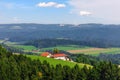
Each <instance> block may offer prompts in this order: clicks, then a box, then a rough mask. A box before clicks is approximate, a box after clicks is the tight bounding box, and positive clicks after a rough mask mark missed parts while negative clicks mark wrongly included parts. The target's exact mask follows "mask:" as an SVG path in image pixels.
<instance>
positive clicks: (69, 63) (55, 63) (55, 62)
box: [26, 55, 92, 68]
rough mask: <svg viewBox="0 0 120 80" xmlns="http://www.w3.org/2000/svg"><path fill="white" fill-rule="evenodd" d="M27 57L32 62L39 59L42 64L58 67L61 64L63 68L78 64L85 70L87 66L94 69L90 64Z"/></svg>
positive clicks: (32, 56)
mask: <svg viewBox="0 0 120 80" xmlns="http://www.w3.org/2000/svg"><path fill="white" fill-rule="evenodd" d="M26 56H27V57H29V58H31V59H32V60H37V59H39V60H40V61H41V62H43V61H45V60H46V61H47V62H48V63H49V64H50V65H53V66H56V65H57V64H61V65H62V66H65V65H67V66H70V67H74V66H75V65H76V64H77V65H78V66H79V67H80V68H83V67H84V65H86V66H87V67H92V66H90V65H88V64H83V63H76V62H70V61H63V60H56V59H52V58H46V57H41V56H35V55H26Z"/></svg>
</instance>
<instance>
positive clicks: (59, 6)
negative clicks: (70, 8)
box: [55, 4, 66, 8]
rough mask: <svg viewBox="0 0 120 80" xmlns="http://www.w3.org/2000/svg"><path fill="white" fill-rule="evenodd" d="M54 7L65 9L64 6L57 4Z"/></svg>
mask: <svg viewBox="0 0 120 80" xmlns="http://www.w3.org/2000/svg"><path fill="white" fill-rule="evenodd" d="M55 7H56V8H64V7H66V5H65V4H57V5H56V6H55Z"/></svg>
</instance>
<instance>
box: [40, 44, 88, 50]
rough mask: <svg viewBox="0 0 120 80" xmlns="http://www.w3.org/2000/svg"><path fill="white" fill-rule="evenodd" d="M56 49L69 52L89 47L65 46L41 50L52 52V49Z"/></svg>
mask: <svg viewBox="0 0 120 80" xmlns="http://www.w3.org/2000/svg"><path fill="white" fill-rule="evenodd" d="M54 48H57V49H59V50H64V51H67V50H78V49H87V48H89V47H87V46H84V47H83V46H78V45H63V46H57V47H50V48H42V49H41V50H42V51H46V50H51V49H52V50H53V49H54Z"/></svg>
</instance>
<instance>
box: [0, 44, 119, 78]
mask: <svg viewBox="0 0 120 80" xmlns="http://www.w3.org/2000/svg"><path fill="white" fill-rule="evenodd" d="M0 80H120V68H118V66H117V65H115V64H112V63H111V62H100V63H96V64H95V65H94V66H93V67H91V68H88V67H87V66H84V67H83V68H80V67H78V65H75V66H74V67H73V68H71V67H70V66H62V65H61V64H58V65H56V66H53V65H50V64H49V63H48V62H46V61H44V62H41V61H40V60H31V59H30V58H28V57H26V56H24V55H13V54H12V53H11V52H8V51H7V50H6V49H5V48H3V47H2V46H0Z"/></svg>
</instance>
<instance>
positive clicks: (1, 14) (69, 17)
mask: <svg viewBox="0 0 120 80" xmlns="http://www.w3.org/2000/svg"><path fill="white" fill-rule="evenodd" d="M119 8H120V0H0V24H8V23H40V24H83V23H102V24H120V9H119Z"/></svg>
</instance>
